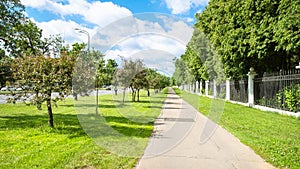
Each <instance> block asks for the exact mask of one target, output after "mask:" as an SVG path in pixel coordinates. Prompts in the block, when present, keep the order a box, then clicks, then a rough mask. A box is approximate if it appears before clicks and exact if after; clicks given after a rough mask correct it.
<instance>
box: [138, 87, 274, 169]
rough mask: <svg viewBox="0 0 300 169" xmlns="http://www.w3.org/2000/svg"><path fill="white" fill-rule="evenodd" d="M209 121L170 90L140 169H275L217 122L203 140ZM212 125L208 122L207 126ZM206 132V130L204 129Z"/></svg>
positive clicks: (139, 165) (139, 163)
mask: <svg viewBox="0 0 300 169" xmlns="http://www.w3.org/2000/svg"><path fill="white" fill-rule="evenodd" d="M207 122H211V121H209V120H208V119H207V118H206V117H205V116H203V115H202V114H201V113H199V112H198V111H197V110H196V109H194V108H193V107H192V106H191V105H189V104H187V103H186V102H185V101H183V100H182V99H181V98H180V97H179V96H178V95H176V94H175V93H174V91H173V90H172V89H171V88H169V94H168V96H167V99H166V101H165V104H164V109H163V110H162V113H161V115H160V116H159V117H158V118H157V120H156V122H155V125H154V133H153V135H152V137H151V138H150V140H149V143H148V146H147V148H146V150H145V153H144V155H143V157H142V158H141V159H140V161H139V162H138V164H137V166H136V168H138V169H193V168H195V169H273V168H274V167H273V166H272V165H270V164H268V163H266V162H265V161H264V160H263V159H262V158H261V157H260V156H258V155H257V154H255V152H254V151H253V150H252V149H250V148H249V147H247V146H245V145H244V144H242V143H241V142H240V141H239V140H238V139H237V138H236V137H234V136H233V135H231V134H230V133H229V132H227V131H226V130H224V129H223V128H222V127H220V126H218V125H216V124H215V123H212V122H211V123H210V124H213V125H211V126H215V130H214V132H213V134H212V135H211V137H209V139H207V140H206V141H205V142H201V141H200V137H202V136H203V133H205V132H207V131H204V130H203V129H204V127H205V125H207ZM208 124H209V123H208ZM205 128H206V130H207V127H205Z"/></svg>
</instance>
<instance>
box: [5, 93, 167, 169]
mask: <svg viewBox="0 0 300 169" xmlns="http://www.w3.org/2000/svg"><path fill="white" fill-rule="evenodd" d="M145 94H146V92H143V93H142V97H141V102H140V103H130V102H128V101H127V102H126V103H125V104H122V103H120V102H118V101H117V99H116V97H113V96H112V95H104V96H100V97H99V103H100V104H99V113H100V114H99V115H95V107H94V106H93V105H92V104H90V105H89V104H88V103H89V102H87V100H89V99H90V98H88V99H87V100H85V102H84V103H85V104H84V105H82V102H81V101H80V100H79V101H78V102H74V101H73V100H72V99H67V100H66V101H62V102H59V103H58V107H54V108H53V113H54V123H55V128H50V127H48V124H47V121H48V117H47V114H46V113H47V109H46V108H45V105H43V110H41V111H39V110H37V109H36V108H35V107H33V106H26V105H24V104H21V103H20V104H1V105H0V138H1V139H0V140H1V141H0V168H133V167H134V165H135V163H136V162H137V159H138V156H137V155H141V151H143V149H144V148H145V146H146V144H147V142H148V139H149V136H150V135H151V133H152V130H153V119H155V117H157V116H158V115H159V114H160V108H161V106H162V104H163V101H164V99H165V96H166V95H165V94H163V93H160V94H157V95H153V96H152V97H151V98H150V99H149V98H148V97H146V96H145ZM83 100H84V99H83ZM112 100H114V101H112ZM74 104H75V105H74ZM87 105H88V108H87ZM83 108H85V110H84V111H81V110H83ZM129 112H134V113H129ZM135 113H140V115H139V116H137V115H135ZM130 118H132V119H130ZM87 119H89V120H88V121H85V120H87ZM145 119H146V120H145ZM101 120H102V121H101ZM139 120H141V121H139ZM99 121H100V122H103V123H100V122H99ZM85 122H95V124H94V125H92V126H86V123H85ZM98 124H99V125H98ZM103 126H105V127H106V128H109V129H110V130H112V131H114V132H115V133H117V135H118V137H115V135H113V134H110V133H109V132H102V131H100V132H99V129H104V128H101V127H103ZM88 127H96V128H93V130H91V129H90V128H88ZM91 131H92V132H91ZM95 133H96V134H95ZM99 134H100V135H99ZM101 134H106V135H101ZM103 138H105V139H103ZM99 139H100V140H99ZM124 139H127V140H124ZM128 139H133V141H138V142H135V147H138V148H137V150H135V151H134V155H135V156H126V155H127V154H126V153H127V152H128V153H130V152H132V151H127V149H128V147H127V148H126V147H122V146H124V145H126V144H124V141H125V142H126V141H128ZM103 140H104V141H106V142H107V141H112V142H113V143H118V144H117V145H121V146H119V147H117V148H113V149H111V150H110V149H109V148H108V147H105V146H102V147H101V143H100V141H103ZM129 141H130V140H129ZM99 145H100V146H99ZM110 148H111V147H110ZM114 150H116V151H115V152H114ZM119 151H121V152H119ZM123 151H124V152H125V153H123V154H122V152H123ZM115 153H116V154H115Z"/></svg>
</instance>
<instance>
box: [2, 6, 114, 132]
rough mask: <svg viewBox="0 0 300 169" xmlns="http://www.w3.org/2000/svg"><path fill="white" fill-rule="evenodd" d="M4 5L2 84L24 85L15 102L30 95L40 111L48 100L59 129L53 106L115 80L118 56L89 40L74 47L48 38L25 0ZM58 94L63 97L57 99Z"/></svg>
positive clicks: (60, 39) (47, 103) (14, 94)
mask: <svg viewBox="0 0 300 169" xmlns="http://www.w3.org/2000/svg"><path fill="white" fill-rule="evenodd" d="M0 9H1V12H0V15H1V18H0V19H1V20H0V44H1V46H0V79H1V80H0V85H1V86H8V85H11V86H19V87H22V92H19V93H12V94H13V98H12V99H11V101H12V102H15V101H16V100H20V99H24V100H27V99H28V98H30V99H31V103H33V104H34V105H36V106H37V107H38V108H39V109H40V108H41V104H42V103H43V102H46V105H47V109H48V116H49V125H50V126H51V127H53V126H54V124H53V114H52V105H55V103H56V102H57V101H58V100H61V99H64V98H65V97H66V96H68V95H70V94H73V95H74V97H75V99H76V98H77V95H86V94H87V93H89V92H90V91H91V90H94V89H95V87H96V88H98V87H99V85H101V84H111V81H112V77H113V74H114V71H115V69H116V68H117V64H116V62H115V61H114V60H108V61H107V63H105V61H104V59H103V55H102V54H101V53H100V52H99V51H96V50H92V51H89V50H88V51H86V50H85V47H86V45H85V44H74V45H72V48H71V49H69V48H68V47H65V46H63V40H62V38H61V37H60V36H58V35H53V36H50V37H48V38H42V30H41V29H39V28H38V27H37V26H36V25H35V24H34V23H33V22H32V21H31V20H30V19H29V18H27V17H26V16H25V15H24V9H25V8H24V6H23V5H22V4H21V3H20V1H19V0H3V1H1V2H0ZM6 53H7V55H6ZM95 82H96V83H95ZM72 84H74V85H72ZM83 84H86V85H83ZM53 92H57V93H58V94H59V95H58V96H57V97H55V98H53V97H51V95H52V93H53ZM32 96H33V97H32Z"/></svg>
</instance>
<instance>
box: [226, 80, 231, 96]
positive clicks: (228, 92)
mask: <svg viewBox="0 0 300 169" xmlns="http://www.w3.org/2000/svg"><path fill="white" fill-rule="evenodd" d="M225 100H230V78H228V79H226V98H225Z"/></svg>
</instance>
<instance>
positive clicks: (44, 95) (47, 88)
mask: <svg viewBox="0 0 300 169" xmlns="http://www.w3.org/2000/svg"><path fill="white" fill-rule="evenodd" d="M75 61H76V58H74V57H70V56H69V55H68V54H67V53H66V52H63V53H62V54H61V55H60V57H59V58H52V57H44V56H35V57H31V56H23V57H22V58H17V59H15V60H14V64H13V68H14V70H17V71H14V77H15V80H16V82H17V83H18V84H19V85H20V86H27V88H24V90H27V91H25V92H23V93H22V94H23V95H28V94H29V95H30V94H31V92H32V91H34V92H35V93H36V95H35V97H34V98H33V100H32V101H33V102H34V103H35V104H36V105H37V106H38V107H39V108H40V107H41V106H40V105H41V104H42V103H43V102H46V105H47V110H48V117H49V126H50V127H54V122H53V112H52V103H53V102H54V103H55V102H56V101H58V100H61V99H64V98H65V97H66V96H68V95H69V94H71V85H70V84H72V73H73V68H74V64H75ZM53 92H57V93H58V94H59V95H58V96H57V97H56V98H53V97H51V95H52V93H53Z"/></svg>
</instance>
